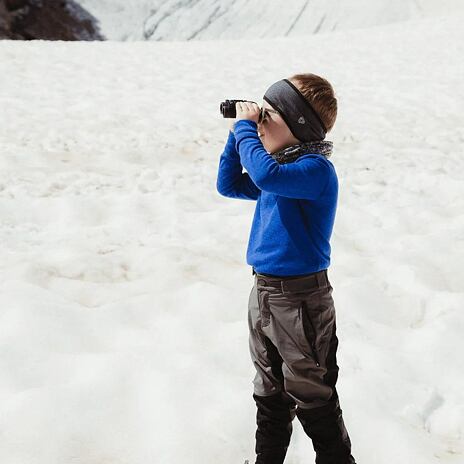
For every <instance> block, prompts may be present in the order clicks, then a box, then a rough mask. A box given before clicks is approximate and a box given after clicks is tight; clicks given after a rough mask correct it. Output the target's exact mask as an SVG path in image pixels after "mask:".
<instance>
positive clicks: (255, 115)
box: [234, 102, 260, 124]
mask: <svg viewBox="0 0 464 464" xmlns="http://www.w3.org/2000/svg"><path fill="white" fill-rule="evenodd" d="M235 109H236V111H237V119H236V120H235V121H234V122H237V121H238V120H240V119H249V120H250V121H254V122H255V123H256V124H258V119H259V111H260V108H259V105H258V104H257V103H255V102H236V103H235Z"/></svg>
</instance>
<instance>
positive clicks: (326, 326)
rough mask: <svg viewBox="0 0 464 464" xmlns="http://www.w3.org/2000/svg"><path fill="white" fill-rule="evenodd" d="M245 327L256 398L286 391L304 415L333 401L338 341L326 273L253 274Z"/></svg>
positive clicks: (333, 308)
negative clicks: (254, 374)
mask: <svg viewBox="0 0 464 464" xmlns="http://www.w3.org/2000/svg"><path fill="white" fill-rule="evenodd" d="M248 325H249V331H250V336H249V345H250V354H251V358H252V361H253V364H254V365H255V368H256V376H255V378H254V380H253V384H254V393H255V394H257V395H260V396H268V395H272V394H275V393H277V392H279V391H284V392H285V393H286V394H287V395H288V396H289V397H290V398H291V399H293V401H294V402H295V403H296V404H297V405H298V406H299V407H300V408H304V409H310V408H315V407H319V406H324V405H326V404H327V402H328V400H329V399H331V397H332V395H334V396H337V394H336V389H335V383H336V380H337V376H338V369H339V368H338V366H337V364H336V349H337V346H338V339H337V336H336V321H335V306H334V301H333V298H332V286H331V285H330V283H329V280H328V277H327V271H326V270H324V271H320V272H318V273H315V274H312V275H309V276H306V277H298V278H276V277H268V276H265V275H262V274H255V276H254V285H253V288H252V289H251V293H250V297H249V304H248ZM269 342H270V343H269ZM271 344H272V345H273V346H274V347H275V348H276V349H277V352H278V354H279V355H280V357H281V358H282V363H281V365H275V361H276V359H275V358H276V356H272V355H270V353H269V351H271V350H272V349H273V347H272V345H271ZM270 348H271V349H270ZM274 351H275V350H274ZM272 354H274V355H275V354H276V353H272ZM273 361H274V363H273ZM278 361H280V360H278ZM280 371H281V372H280Z"/></svg>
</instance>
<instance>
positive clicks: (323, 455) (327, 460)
mask: <svg viewBox="0 0 464 464" xmlns="http://www.w3.org/2000/svg"><path fill="white" fill-rule="evenodd" d="M296 415H297V417H298V420H299V421H300V422H301V425H302V426H303V429H304V431H305V433H306V435H308V436H309V437H310V438H311V440H312V442H313V448H314V451H315V452H316V464H356V462H355V460H354V457H353V456H352V455H351V441H350V437H349V436H348V432H347V430H346V428H345V424H344V422H343V417H342V410H341V409H340V403H339V400H338V397H337V396H335V397H334V398H333V400H332V401H331V402H330V403H329V404H328V405H326V406H322V407H319V408H313V409H301V408H298V409H297V411H296Z"/></svg>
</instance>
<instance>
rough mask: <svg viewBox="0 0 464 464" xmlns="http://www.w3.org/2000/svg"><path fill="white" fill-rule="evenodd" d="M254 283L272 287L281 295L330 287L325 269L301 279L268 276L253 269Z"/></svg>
mask: <svg viewBox="0 0 464 464" xmlns="http://www.w3.org/2000/svg"><path fill="white" fill-rule="evenodd" d="M253 275H254V276H255V282H256V284H257V285H258V286H260V285H261V286H265V287H274V288H278V289H281V291H282V293H288V292H298V291H300V292H303V291H305V290H308V289H311V288H325V287H328V286H330V282H329V278H328V275H327V269H323V270H321V271H318V272H314V273H312V274H306V275H303V276H301V277H295V276H285V277H278V276H268V275H265V274H260V273H258V272H256V271H255V270H254V269H253Z"/></svg>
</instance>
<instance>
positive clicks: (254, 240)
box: [216, 119, 338, 276]
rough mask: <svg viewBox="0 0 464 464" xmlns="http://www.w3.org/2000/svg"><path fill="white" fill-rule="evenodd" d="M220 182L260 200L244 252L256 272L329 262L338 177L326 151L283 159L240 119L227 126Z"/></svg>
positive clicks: (224, 188)
mask: <svg viewBox="0 0 464 464" xmlns="http://www.w3.org/2000/svg"><path fill="white" fill-rule="evenodd" d="M243 167H244V168H245V169H246V171H247V172H243ZM216 187H217V190H218V192H219V193H220V194H221V195H223V196H225V197H229V198H240V199H244V200H257V203H256V209H255V213H254V217H253V223H252V226H251V231H250V237H249V241H248V249H247V255H246V261H247V264H249V265H251V266H253V267H254V269H255V270H256V272H258V273H264V274H271V275H278V276H293V275H302V274H309V273H313V272H317V271H320V270H322V269H327V268H328V267H329V265H330V252H331V247H330V237H331V235H332V230H333V225H334V221H335V213H336V209H337V198H338V179H337V174H336V171H335V168H334V166H333V164H332V163H331V162H330V161H329V160H328V159H327V158H326V157H325V156H323V155H320V154H311V153H308V154H305V155H302V156H300V157H299V158H298V159H297V160H296V161H294V162H292V163H287V164H279V163H278V162H277V161H276V160H274V158H272V156H270V155H269V153H268V152H267V151H266V150H265V149H264V146H263V144H262V142H261V140H260V139H259V136H258V133H257V124H256V123H255V122H254V121H251V120H248V119H241V120H239V121H237V122H236V123H235V124H234V130H233V131H232V130H230V131H229V136H228V139H227V142H226V146H225V148H224V151H223V153H222V154H221V157H220V160H219V169H218V178H217V185H216Z"/></svg>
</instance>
